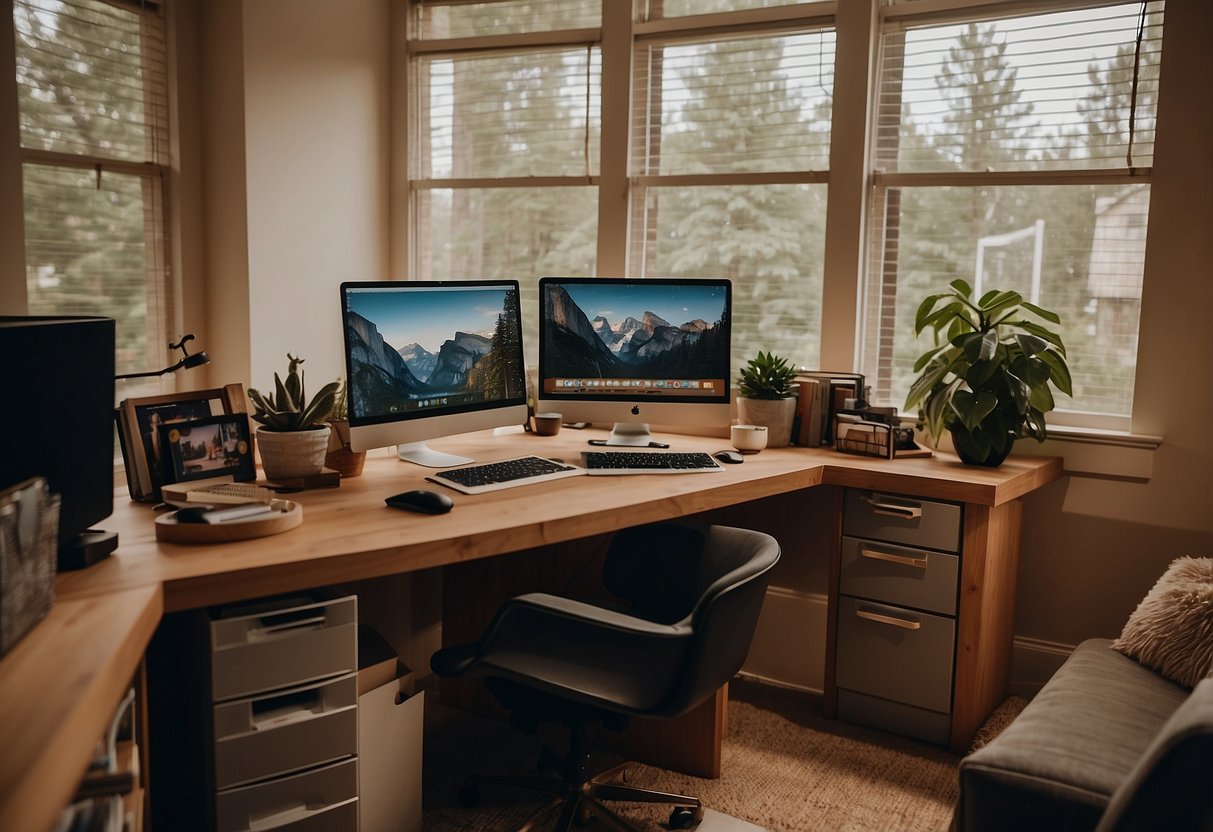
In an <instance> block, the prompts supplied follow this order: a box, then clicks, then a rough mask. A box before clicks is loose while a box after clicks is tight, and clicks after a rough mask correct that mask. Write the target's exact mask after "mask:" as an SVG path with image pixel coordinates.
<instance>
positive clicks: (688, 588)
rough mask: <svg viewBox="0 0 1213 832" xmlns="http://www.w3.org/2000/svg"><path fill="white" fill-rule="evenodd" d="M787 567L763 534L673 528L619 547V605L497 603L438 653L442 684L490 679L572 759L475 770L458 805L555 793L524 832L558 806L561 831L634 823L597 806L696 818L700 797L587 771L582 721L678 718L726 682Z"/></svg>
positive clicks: (513, 708)
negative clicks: (510, 791)
mask: <svg viewBox="0 0 1213 832" xmlns="http://www.w3.org/2000/svg"><path fill="white" fill-rule="evenodd" d="M778 560H779V544H778V543H777V542H776V541H775V539H774V538H772V537H770V536H769V535H766V534H762V533H761V532H755V531H749V530H746V529H733V528H727V527H724V526H688V525H682V524H676V523H662V524H657V525H652V526H641V527H638V528H633V529H627V530H625V531H621V532H619V533H618V534H617V535H615V537H614V539H613V540H612V541H611V545H610V548H609V549H608V551H607V556H606V564H605V567H604V569H603V584H604V586H605V587H606V589H607V590H608V591H610V592H611V593H612V594H614V595H615V596H618V598H620V599H622V600H621V602H619V603H612V602H604V601H599V600H591V601H575V600H572V599H569V598H562V597H558V596H554V595H547V594H541V593H532V594H528V595H521V596H519V597H517V598H512V599H510V600H509V601H507V602H506V603H505V604H504V605H502V607H501V609H499V610H498V611H497V615H496V617H495V618H494V620H493V622H492V623H491V624H490V625H489V627H488V629H487V630H486V631H485V633H484V635H482V636H481V637H480V640H479V641H477V642H476V643H474V644H464V645H458V646H454V647H446V648H443V649H442V650H439V651H438V652H437V653H435V654H434V655H433V657H432V658H431V659H430V666H431V667H432V668H433V670H434V672H435V673H437V674H438V675H439V676H442V677H453V676H464V677H474V676H483V677H485V679H486V685H487V686H488V688H489V690H490V691H491V692H492V693H493V695H494V696H495V697H496V698H497V700H498V701H500V702H501V703H502V704H503V705H504V706H505V707H506V708H508V709H509V710H510V713H511V721H512V722H513V723H514V724H515V725H516V726H518V727H519V728H521V729H522V730H524V731H527V732H528V733H534V731H535V730H536V728H537V726H538V724H539V723H540V722H555V723H558V724H562V725H565V726H567V727H568V728H569V751H568V754H567V755H566V756H565V757H564V758H563V760H560V759H559V758H558V757H557V756H556V755H555V754H552V753H550V752H547V751H545V754H544V757H543V759H542V760H541V761H540V765H541V767H545V768H554V769H556V770H557V771H558V773H559V774H560V779H558V780H557V779H554V778H553V779H544V778H541V777H525V776H508V775H472V776H470V777H468V778H467V781H466V782H465V783H464V786H463V788H462V789H461V790H460V801H461V802H462V803H464V804H469V805H471V804H475V803H476V802H478V800H479V786H480V784H484V783H491V784H497V785H504V786H514V787H519V788H525V789H531V790H535V791H540V792H543V793H545V794H548V795H551V796H552V797H553V798H554V800H553V801H552V802H551V803H549V804H548V806H546V807H545V808H544V809H543V810H542V812H541V814H540V815H537V816H536V817H535V818H533V819H532V821H531V822H528V823H527V824H526V825H524V826H523V827H522V828H523V829H530V828H532V824H533V823H534V821H537V820H538V819H539V818H540V817H541V816H542V814H544V813H546V812H548V811H551V810H552V809H554V808H556V807H557V806H560V807H561V812H560V816H559V819H558V821H557V823H556V826H555V829H556V830H557V832H565V830H568V829H569V828H570V826H571V825H572V824H573V822H574V821H577V822H579V823H580V822H585V821H587V820H588V819H589V818H590V817H591V816H596V817H597V818H599V819H601V820H603V821H604V822H605V823H606V824H607V825H608V826H609V827H611V828H613V829H616V830H619V832H629V830H632V829H633V827H631V826H630V825H629V824H628V823H626V822H625V821H624V820H623V819H622V818H620V817H619V816H618V815H616V814H615V813H614V812H612V811H611V810H610V809H608V808H607V807H606V806H604V805H603V804H602V803H601V801H602V800H628V801H640V802H645V803H665V804H669V805H673V806H675V807H676V808H675V809H674V810H673V812H672V813H671V815H670V825H671V826H674V827H680V828H683V829H688V828H690V827H691V826H694V825H695V824H696V823H698V822H699V821H700V820H701V819H702V818H703V808H702V806H701V804H700V802H699V799H698V798H695V797H689V796H686V795H679V794H667V793H665V792H655V791H650V790H648V789H640V788H635V787H632V786H624V785H622V784H618V783H606V782H599V779H598V778H595V777H592V776H591V775H590V772H589V753H588V748H587V743H586V726H587V724H588V723H593V722H601V723H602V724H603V725H604V726H605V727H607V728H609V729H615V730H622V729H623V728H625V727H626V726H627V720H628V717H631V716H646V717H675V716H679V715H680V714H683V713H686V712H687V711H689V710H691V709H692V708H694V707H695V706H697V705H699V704H700V703H701V702H703V701H704V700H705V699H707V698H708V697H709V696H711V695H712V694H713V693H714V692H715V691H716V690H718V689H719V688H720V687H721V686H722V685H724V684H725V683H726V682H728V681H729V679H731V678H732V676H733V674H734V673H736V672H737V671H738V670H739V669H740V668H741V664H742V662H743V661H744V660H745V657H746V653H747V652H748V651H749V648H750V641H751V639H752V638H753V635H754V627H755V625H756V624H757V622H758V612H759V609H760V608H761V607H762V600H763V596H764V595H765V593H766V587H767V578H768V576H769V574H770V570H771V567H773V566H774V565H775V562H776V561H778ZM612 773H613V772H612Z"/></svg>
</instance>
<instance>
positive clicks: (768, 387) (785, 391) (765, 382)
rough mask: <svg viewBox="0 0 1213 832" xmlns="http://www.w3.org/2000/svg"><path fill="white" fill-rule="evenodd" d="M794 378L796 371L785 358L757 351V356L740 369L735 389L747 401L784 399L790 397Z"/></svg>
mask: <svg viewBox="0 0 1213 832" xmlns="http://www.w3.org/2000/svg"><path fill="white" fill-rule="evenodd" d="M795 378H796V370H795V368H793V367H792V365H790V364H788V361H787V359H786V358H780V357H779V356H777V355H775V354H774V353H771V352H763V351H762V350H759V351H758V355H757V356H756V357H754V358H751V359H750V361H749V363H747V364H746V366H745V367H742V368H741V378H740V379H738V380H737V389H738V392H739V393H741V395H742V396H745V397H746V398H747V399H785V398H787V397H788V396H790V395H792V381H793V379H795Z"/></svg>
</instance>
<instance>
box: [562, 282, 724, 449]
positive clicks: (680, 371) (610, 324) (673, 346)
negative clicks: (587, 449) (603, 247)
mask: <svg viewBox="0 0 1213 832" xmlns="http://www.w3.org/2000/svg"><path fill="white" fill-rule="evenodd" d="M539 295H540V308H541V314H540V326H539V387H540V390H539V396H540V403H539V408H540V409H541V410H549V409H550V410H557V411H560V412H561V413H562V414H563V415H564V417H565V419H566V420H569V421H591V422H615V423H616V425H617V430H619V426H620V425H622V424H627V423H632V424H637V425H640V424H647V423H658V422H659V423H661V424H670V425H716V424H718V425H727V424H728V420H729V411H728V408H729V374H730V367H731V362H730V349H729V348H730V329H729V319H730V314H731V300H732V284H731V283H730V282H729V281H728V280H724V279H719V280H693V279H678V278H644V279H623V278H554V277H545V278H543V279H542V280H540V282H539ZM638 431H639V429H638ZM620 432H622V431H620ZM639 432H640V434H641V435H640V437H639V438H638V439H637V440H636V441H631V442H629V441H626V440H623V439H622V438H621V437H617V438H618V439H619V444H647V439H645V438H644V435H645V434H646V433H647V431H639Z"/></svg>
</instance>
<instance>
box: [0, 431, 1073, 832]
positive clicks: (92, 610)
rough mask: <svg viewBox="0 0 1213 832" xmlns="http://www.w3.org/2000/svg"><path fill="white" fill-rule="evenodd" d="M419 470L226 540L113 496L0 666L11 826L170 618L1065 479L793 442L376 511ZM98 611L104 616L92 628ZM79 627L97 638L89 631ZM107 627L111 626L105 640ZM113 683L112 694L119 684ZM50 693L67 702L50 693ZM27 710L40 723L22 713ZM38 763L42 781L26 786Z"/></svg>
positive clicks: (86, 735)
mask: <svg viewBox="0 0 1213 832" xmlns="http://www.w3.org/2000/svg"><path fill="white" fill-rule="evenodd" d="M595 435H601V432H600V431H593V430H587V431H574V430H567V429H566V430H564V431H562V432H561V433H560V434H559V435H558V436H555V437H537V436H532V435H529V434H511V435H504V436H494V435H492V434H489V433H480V434H468V435H466V436H461V437H454V438H450V439H445V440H438V441H435V442H433V443H432V444H433V446H434V447H435V448H437V449H439V450H444V451H451V452H455V453H462V454H464V455H467V456H471V457H474V458H475V459H476V460H477V462H490V461H493V460H498V459H507V458H510V457H513V456H520V455H523V454H537V455H541V456H548V457H554V458H563V459H567V460H570V461H576V460H577V459H579V456H578V455H579V453H580V452H581V451H582V450H585V448H586V444H585V443H586V440H587V439H588V438H590V437H591V436H595ZM669 439H670V441H671V444H672V445H673V450H706V451H715V450H720V449H722V448H724V447H725V442H724V440H721V439H716V438H708V437H692V436H673V437H669ZM426 473H428V471H427V469H422V468H419V467H417V466H415V465H411V464H408V463H403V462H400V461H398V460H396V459H395V458H394V456H391V457H384V456H378V457H374V458H371V459H368V460H367V464H366V467H365V469H364V473H363V475H362V476H361V477H358V478H355V479H350V480H345V481H343V482H342V484H341V486H340V487H339V488H334V489H318V490H313V491H306V492H303V493H300V494H297V495H292V498H293V499H296V500H297V501H298V502H299V503H301V504H302V505H303V508H304V519H303V523H302V525H301V526H299V527H298V528H296V529H294V530H292V531H289V532H285V533H283V534H279V535H274V536H271V537H265V538H259V539H256V540H249V541H239V542H234V543H225V544H221V545H187V544H172V543H162V542H160V541H157V540H156V538H155V531H154V526H153V520H154V517H155V515H154V512H153V510H152V508H151V506H149V505H145V504H137V503H131V502H129V501H126V500H124V499H123V495H119V497H118V498H117V499H116V501H115V510H114V514H113V516H112V517H111V518H110V519H109V520H108V521H106V522H105V523H104V524H102V525H103V526H104V527H105V528H108V529H113V530H116V531H118V533H119V541H120V545H119V548H118V550H117V551H116V552H115V553H114V554H113V555H111V556H110V557H109V558H107V559H106V560H105V561H103V562H102V563H99V564H97V565H95V566H92V567H90V568H88V569H86V570H82V571H79V572H69V573H65V574H63V575H60V576H59V578H58V580H57V582H56V593H57V598H58V600H57V601H56V604H55V607H54V608H52V610H51V614H50V616H48V619H47V621H45V622H43V623H41V624H39V625H38V626H37V627H36V628H35V629H34V631H33V632H31V633H30V635H28V636H27V637H26V639H25V640H24V641H23V642H22V643H20V644H19V645H18V646H17V648H16V649H15V650H14V651H13V653H12V654H11V655H9V656H6V657H5V658H4V659H3V661H0V707H3V709H4V710H3V711H0V713H4V714H5V715H6V716H5V718H4V719H3V721H2V722H0V726H2V727H0V747H3V748H5V749H6V751H7V752H8V753H6V754H5V755H4V759H3V761H2V762H0V829H40V828H47V827H48V826H49V824H50V821H51V819H52V818H53V817H54V815H55V813H57V811H58V808H59V806H60V805H61V804H62V801H63V800H65V799H66V797H67V796H68V795H70V793H71V791H72V789H73V788H74V786H75V783H76V782H77V780H78V779H79V776H80V773H81V772H82V770H83V766H84V763H85V761H86V760H87V756H88V751H89V750H91V748H92V745H93V743H94V742H95V740H96V738H97V737H98V736H100V734H101V731H102V729H103V728H104V726H105V724H107V722H108V718H109V714H108V713H106V708H107V707H108V708H110V709H111V710H112V707H113V705H114V704H116V703H117V701H118V699H119V698H120V696H121V690H120V688H122V687H123V686H124V685H125V684H126V682H127V681H129V679H130V677H131V675H132V674H133V673H134V671H135V668H136V667H137V665H138V661H139V659H140V657H141V655H142V651H143V648H144V647H145V646H146V644H147V642H148V640H149V639H150V637H151V634H152V632H153V630H154V628H155V623H156V621H158V620H159V617H160V614H161V613H162V612H171V611H175V610H184V609H194V608H199V607H203V606H207V605H210V604H217V603H224V602H229V601H235V600H241V599H245V598H252V597H257V596H261V595H270V594H276V593H280V592H288V591H293V590H297V589H304V588H308V587H315V586H323V585H327V584H333V583H339V582H345V581H353V580H359V579H364V578H373V577H379V576H383V575H391V574H397V573H402V572H411V571H416V570H420V569H427V568H431V567H436V566H444V565H448V564H453V563H458V562H461V561H466V560H472V559H476V558H482V557H489V556H492V555H498V554H503V553H506V552H513V551H519V550H523V549H528V548H532V547H535V546H540V545H544V544H549V543H555V542H560V541H565V540H573V539H577V538H581V537H587V536H590V535H595V534H600V533H604V532H610V531H614V530H617V529H619V528H622V527H624V526H633V525H639V524H642V523H650V522H655V521H659V520H668V519H673V518H677V517H684V516H687V515H691V514H696V513H698V512H701V511H707V510H710V509H714V508H720V507H723V506H729V505H735V504H738V503H743V502H748V501H750V500H755V499H759V498H762V497H767V496H770V495H774V494H781V493H786V492H789V491H795V490H798V489H802V488H809V487H812V486H815V485H819V484H825V485H842V486H852V487H861V488H871V489H876V490H884V491H890V492H894V493H905V494H913V495H915V496H919V497H926V498H935V499H943V500H952V501H956V502H966V503H973V504H977V505H985V506H996V505H1001V504H1003V503H1006V502H1009V501H1011V500H1014V499H1016V498H1018V497H1020V496H1022V495H1024V494H1027V493H1029V492H1031V491H1032V490H1034V489H1036V488H1039V487H1040V486H1042V485H1044V484H1046V483H1048V482H1050V481H1052V480H1055V479H1057V478H1059V477H1060V476H1061V474H1062V468H1061V461H1060V460H1059V459H1057V458H1045V457H1026V458H1022V459H1011V460H1008V461H1007V462H1006V463H1004V464H1003V465H1002V467H1000V468H997V469H982V468H972V467H969V466H965V465H962V464H961V463H960V462H959V461H958V460H957V459H956V457H955V456H952V455H950V454H937V455H936V457H934V458H931V459H905V460H893V461H885V460H878V459H871V458H863V457H856V456H850V455H845V454H839V453H837V452H834V451H831V450H828V449H820V450H819V449H805V448H785V449H768V450H765V451H763V452H762V453H760V454H756V455H753V456H748V457H747V458H746V461H745V462H744V463H743V464H741V465H729V466H726V467H725V468H724V470H723V471H722V472H720V473H704V474H687V475H651V476H640V477H636V476H627V477H579V478H574V479H564V480H556V481H553V482H549V483H543V484H540V485H531V486H524V487H520V488H513V489H506V490H503V491H497V492H492V493H489V494H481V495H474V496H472V495H463V494H453V499H454V500H455V508H454V509H453V510H452V511H451V512H450V513H449V514H445V515H437V516H430V515H421V514H413V513H410V512H403V511H399V510H396V509H390V508H387V507H386V506H385V505H384V504H383V500H384V498H385V497H387V496H389V495H391V494H394V493H397V492H399V491H407V490H410V489H414V488H431V489H435V490H445V489H443V488H442V487H441V486H438V485H434V484H432V483H428V482H426V481H425V480H424V477H425V475H426ZM448 493H451V492H448ZM94 619H96V621H94V624H96V625H98V626H93V625H90V624H89V623H88V622H89V621H93V620H94ZM102 624H103V625H104V626H100V625H102ZM86 632H87V633H92V634H93V635H92V637H85V635H84V633H86ZM102 633H105V634H107V635H106V636H105V637H104V638H103V639H102V640H100V641H99V638H100V634H102ZM69 669H73V670H72V674H73V675H72V676H71V677H70V678H82V679H86V680H98V679H100V680H104V681H105V682H106V683H107V684H105V685H101V684H99V683H95V682H94V683H90V684H86V685H83V686H69V685H67V684H65V681H67V679H68V678H69V677H67V676H66V674H67V672H68V670H69ZM115 680H120V681H115ZM115 685H117V686H118V688H115V690H117V692H116V693H115V692H114V690H111V688H114V686H115ZM55 691H61V692H63V693H64V695H63V696H49V695H48V694H51V693H53V692H55ZM107 703H108V704H107ZM86 704H87V707H85V706H86ZM31 714H37V715H38V716H37V719H36V720H32V719H29V718H27V715H31ZM14 716H15V717H16V718H14ZM68 745H71V748H70V749H69V748H67V747H66V746H68ZM31 772H37V778H38V779H31V777H33V776H34V775H33V774H31ZM35 783H41V784H42V785H34V784H35ZM17 819H21V822H19V823H18V822H16V820H17ZM10 821H13V822H10Z"/></svg>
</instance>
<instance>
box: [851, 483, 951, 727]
mask: <svg viewBox="0 0 1213 832" xmlns="http://www.w3.org/2000/svg"><path fill="white" fill-rule="evenodd" d="M962 518H963V511H962V507H961V506H959V505H956V504H953V503H945V502H940V501H935V500H920V499H917V498H913V497H905V496H901V495H896V494H885V493H880V492H872V491H862V490H858V489H849V490H848V491H847V492H846V495H845V498H844V513H843V523H842V529H843V537H842V540H841V541H840V547H839V572H838V604H837V607H836V609H835V611H834V615H836V616H837V618H836V628H835V633H836V642H835V665H834V670H835V672H834V679H835V684H836V686H837V694H838V715H839V717H840V718H842V719H845V720H848V721H853V722H859V723H863V724H867V725H872V726H874V727H877V728H882V729H885V730H889V731H895V732H898V733H902V734H906V735H909V736H913V737H918V738H920V739H925V740H929V741H931V742H939V743H946V742H948V741H949V739H950V726H951V720H950V716H949V715H950V714H951V712H952V707H953V687H954V683H953V677H954V670H955V655H956V639H957V619H956V615H957V597H958V592H959V581H960V564H961V559H962V558H963V557H964V554H963V552H962V551H961V543H962V535H961V529H962Z"/></svg>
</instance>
